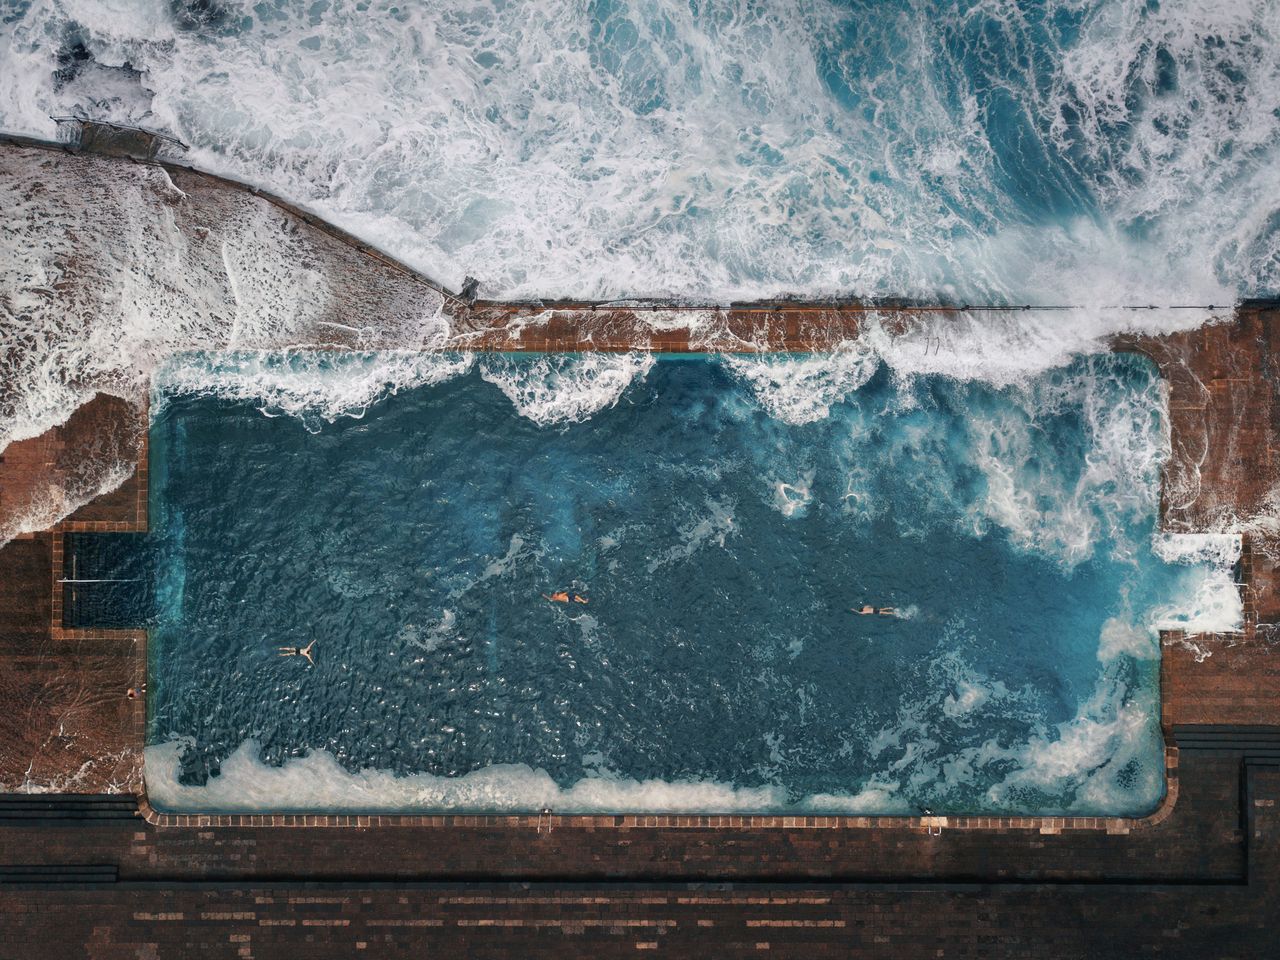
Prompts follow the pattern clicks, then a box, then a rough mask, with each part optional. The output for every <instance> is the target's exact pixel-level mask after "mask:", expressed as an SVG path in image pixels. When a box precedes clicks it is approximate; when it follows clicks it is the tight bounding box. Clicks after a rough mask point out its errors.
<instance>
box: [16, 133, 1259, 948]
mask: <svg viewBox="0 0 1280 960" xmlns="http://www.w3.org/2000/svg"><path fill="white" fill-rule="evenodd" d="M46 153H47V151H46ZM54 156H56V155H54ZM40 159H41V160H42V161H43V160H45V159H47V157H46V156H44V155H43V154H41V155H40ZM96 162H103V161H96ZM176 176H178V177H183V176H190V178H191V181H190V182H186V181H180V183H181V186H182V189H183V190H184V191H188V192H197V191H198V189H199V183H200V182H203V181H201V180H200V176H202V175H196V174H183V173H181V172H178V173H177V174H176ZM210 189H212V190H224V189H233V188H231V187H226V186H218V185H217V184H216V183H215V185H214V186H212V187H211V188H210ZM286 212H287V211H286ZM306 228H312V227H310V226H309V225H308V226H307V227H306ZM300 229H302V228H300ZM314 229H321V228H318V227H315V228H314ZM361 256H363V254H361ZM378 264H379V265H377V266H375V267H374V268H373V269H375V270H378V271H382V270H386V271H391V273H394V272H395V271H396V270H399V269H402V268H399V267H394V266H387V265H386V264H385V263H384V262H382V261H378ZM352 269H355V268H352ZM391 273H387V274H386V277H391ZM384 280H385V282H384V281H379V282H380V283H383V284H384V285H383V288H382V289H391V288H392V287H394V284H395V283H398V282H399V281H395V280H393V279H386V278H384ZM405 282H409V281H405ZM388 284H389V285H391V286H387V285H388ZM453 309H454V310H457V311H459V312H458V313H457V314H456V316H455V319H456V320H457V328H458V329H459V330H460V332H461V333H462V334H464V335H465V337H466V338H467V341H468V344H467V345H468V346H470V347H472V348H474V349H502V350H509V349H510V350H517V349H519V350H523V349H527V350H545V349H582V348H584V347H591V348H596V349H629V348H633V347H635V346H642V347H643V348H647V349H665V350H675V351H681V352H683V351H686V350H690V349H735V347H734V346H733V344H738V347H736V348H737V349H745V348H747V347H744V346H743V345H744V344H748V345H750V348H753V349H822V348H824V347H830V346H833V345H834V344H835V343H836V342H839V340H844V339H851V338H852V337H853V336H855V335H856V333H857V331H858V329H860V326H859V325H860V323H861V322H862V321H863V319H865V317H866V314H867V313H868V312H869V311H870V310H872V309H874V310H875V311H876V312H877V313H879V314H883V313H885V312H893V311H897V312H896V313H895V314H894V315H895V317H896V318H897V319H896V322H901V323H910V322H911V321H912V319H913V318H914V317H917V316H918V315H919V313H920V312H922V311H925V310H927V308H917V307H912V308H889V307H886V306H885V305H880V306H878V307H875V308H870V307H861V306H849V305H844V306H835V305H829V304H827V305H798V304H787V305H764V306H761V307H758V308H737V309H729V310H721V311H716V310H710V311H697V314H698V316H697V319H698V321H699V325H698V327H697V330H696V332H695V333H694V334H693V335H690V334H689V333H687V332H685V333H684V334H681V332H680V329H679V328H678V327H675V328H674V329H673V323H675V322H677V321H678V320H679V316H678V315H679V313H680V312H681V311H680V310H670V309H669V308H666V307H663V306H661V305H660V306H659V309H658V311H657V312H658V314H659V319H660V321H661V322H660V323H659V324H658V325H657V326H655V324H654V323H653V318H654V312H655V311H653V310H636V309H631V308H619V307H617V306H616V305H607V306H606V305H597V306H596V308H595V309H594V310H593V309H591V308H590V306H582V305H571V304H561V305H557V306H555V307H553V308H551V309H548V308H547V306H546V305H539V306H537V307H528V306H522V305H513V306H501V305H492V304H479V305H477V307H476V308H475V309H474V311H473V312H470V313H469V314H466V316H469V318H470V319H469V320H468V319H466V318H465V317H464V312H463V311H462V310H461V308H460V307H459V306H457V305H455V306H454V308H453ZM939 309H940V310H943V311H949V310H952V309H953V308H939ZM671 314H676V316H674V317H673V316H671ZM513 319H514V320H516V321H517V322H515V323H512V320H513ZM628 337H632V338H634V339H630V340H628ZM646 337H647V339H645V338H646ZM1277 338H1280V309H1276V308H1275V307H1272V306H1268V305H1256V304H1255V305H1250V304H1245V305H1241V306H1240V307H1239V308H1238V309H1237V310H1236V311H1235V313H1234V316H1233V317H1231V318H1229V319H1224V320H1223V321H1222V322H1220V323H1217V324H1214V325H1210V326H1205V327H1201V328H1199V329H1197V330H1195V331H1193V332H1189V333H1184V334H1177V335H1173V336H1169V337H1161V338H1130V339H1121V340H1118V341H1116V343H1115V344H1114V346H1115V348H1116V349H1123V350H1136V351H1139V352H1142V353H1145V354H1147V355H1148V356H1150V357H1151V358H1152V359H1153V360H1155V362H1156V363H1157V364H1158V365H1159V367H1160V370H1161V372H1162V374H1163V375H1164V377H1165V379H1166V381H1167V382H1168V384H1169V391H1170V403H1169V408H1170V415H1171V425H1170V426H1171V440H1172V451H1173V457H1172V459H1171V461H1170V463H1169V464H1168V466H1167V469H1166V476H1165V484H1164V495H1163V497H1162V507H1161V512H1162V520H1163V523H1164V525H1165V527H1166V528H1167V529H1171V530H1179V531H1187V532H1192V531H1203V532H1233V531H1235V532H1241V531H1242V532H1243V533H1244V537H1245V540H1244V555H1243V559H1242V563H1241V574H1242V576H1241V581H1242V586H1241V589H1242V591H1243V598H1244V605H1245V611H1246V619H1245V623H1244V628H1243V630H1242V631H1241V632H1240V633H1238V634H1231V635H1225V636H1196V637H1183V636H1180V635H1167V636H1165V637H1164V639H1163V643H1162V653H1163V659H1162V671H1161V672H1162V723H1163V727H1164V731H1165V736H1166V741H1167V743H1168V744H1169V760H1170V764H1171V772H1172V773H1173V774H1174V776H1173V777H1172V778H1171V780H1170V796H1169V799H1168V800H1167V801H1166V803H1165V804H1164V805H1163V806H1162V807H1161V809H1160V811H1159V812H1158V814H1157V815H1155V816H1153V817H1149V818H1146V819H1143V820H1125V819H1121V818H986V817H963V818H962V817H946V818H856V817H847V818H846V817H821V818H802V817H778V818H756V817H679V818H676V817H670V818H669V817H635V818H628V817H625V816H620V817H614V816H608V817H559V816H554V815H553V816H552V817H550V818H546V817H541V818H539V817H537V816H528V817H480V816H477V817H466V816H457V817H445V816H437V817H421V818H418V817H367V816H366V817H341V818H329V817H321V816H297V817H287V818H276V817H261V818H251V817H233V818H220V817H209V816H181V817H163V818H162V817H159V816H157V815H155V814H154V812H152V811H150V809H149V807H148V806H147V805H146V803H145V797H144V796H143V795H142V794H143V786H142V782H141V778H140V761H139V752H140V748H141V746H142V743H143V735H144V716H143V705H142V702H141V701H139V700H133V701H131V700H128V699H126V697H125V695H124V691H125V690H126V689H127V688H128V687H129V686H135V687H136V686H138V685H139V684H140V683H141V680H142V677H143V676H144V673H145V664H146V656H145V634H143V633H139V632H136V631H69V630H64V629H63V628H62V627H61V617H60V613H59V609H58V601H57V599H56V594H57V590H56V586H55V585H56V581H57V579H58V578H59V573H60V564H61V538H62V536H63V534H65V533H66V532H77V531H94V530H98V531H106V530H140V529H145V526H146V514H145V510H146V479H147V478H146V473H145V463H146V455H145V431H143V430H141V429H140V427H141V425H142V423H143V417H144V412H143V411H142V410H141V409H140V408H139V407H138V406H135V405H134V404H132V403H129V402H126V401H122V400H119V399H118V398H113V397H109V396H106V395H101V394H100V395H99V396H98V397H97V398H95V399H94V400H92V401H91V402H90V403H89V404H88V405H87V406H86V407H84V408H82V409H81V411H79V412H78V413H77V414H76V415H74V416H73V417H72V418H71V419H70V420H69V421H68V422H67V423H66V424H64V425H63V426H61V427H58V428H55V429H53V430H51V431H49V432H48V433H46V434H44V435H42V436H40V437H37V438H34V439H32V440H25V441H21V442H19V443H15V444H12V445H10V446H9V447H8V448H7V449H6V450H5V451H3V453H2V454H0V529H3V524H4V523H5V522H6V511H8V512H9V513H10V514H17V513H23V512H29V511H30V510H31V509H32V505H33V504H38V503H39V502H40V499H41V498H42V497H49V498H52V500H53V505H52V509H56V508H57V505H58V503H60V502H61V503H66V502H69V501H68V500H65V499H64V500H61V501H60V500H59V499H58V498H59V497H63V498H65V497H68V496H74V492H75V491H74V487H75V483H76V481H77V472H76V464H77V462H78V459H79V458H80V457H83V456H85V455H87V454H88V453H89V452H93V451H101V450H102V449H103V447H104V444H105V445H106V446H107V447H108V448H109V449H111V450H114V451H117V453H118V454H119V456H120V457H122V458H124V457H132V459H133V461H134V462H135V463H137V464H140V465H142V467H143V469H142V470H139V471H137V472H135V473H134V474H133V475H132V476H131V477H130V479H128V480H126V481H125V482H124V484H123V485H122V486H120V487H119V488H118V489H116V490H115V491H114V492H113V493H111V494H107V495H106V496H104V497H101V498H97V499H94V500H92V501H91V502H90V503H87V504H85V505H84V506H82V507H80V508H79V509H77V510H76V511H75V512H74V513H72V514H71V515H70V516H69V517H68V518H67V519H66V520H63V521H61V522H59V523H58V524H56V525H54V526H53V527H52V528H50V529H47V530H43V531H40V532H36V533H31V534H24V535H22V536H20V537H18V538H17V539H14V540H13V541H11V542H10V543H8V544H7V545H5V546H4V547H2V548H0V692H3V694H4V698H5V702H6V703H7V704H8V708H7V709H6V710H4V711H0V718H2V719H0V791H9V792H8V793H4V794H3V795H0V885H2V886H0V891H2V892H3V896H0V957H7V956H15V957H17V956H20V957H24V958H26V957H42V956H50V957H64V956H72V955H83V954H87V955H91V956H97V957H136V956H169V955H174V956H177V955H182V956H186V955H193V954H199V955H202V956H228V957H258V958H266V957H289V958H291V960H292V958H296V957H297V956H299V955H305V956H308V957H317V958H323V957H330V956H333V957H338V956H342V957H347V956H351V955H353V954H354V952H355V951H358V950H361V951H363V950H367V951H368V953H369V955H372V956H381V955H386V954H390V953H393V952H396V951H405V952H409V951H414V950H415V949H417V948H420V947H427V948H430V949H433V950H434V951H435V952H436V954H437V955H440V956H447V957H455V956H486V957H526V956H530V955H532V954H535V953H539V952H551V951H554V952H556V953H557V954H560V955H561V956H583V957H601V956H609V955H628V956H630V955H634V954H635V953H636V952H637V951H641V952H643V951H647V950H651V949H652V950H658V951H666V952H668V953H670V952H676V953H683V952H692V951H693V950H695V949H696V950H699V951H700V952H703V953H705V952H706V951H707V950H708V948H711V949H712V951H713V955H716V956H723V955H738V954H743V953H752V954H756V955H761V954H762V953H763V954H764V955H771V954H773V955H776V954H779V953H781V954H782V955H789V956H802V957H806V958H813V957H827V956H832V957H834V956H840V957H846V956H850V955H853V954H856V953H857V952H858V951H860V950H865V951H867V952H869V953H870V952H877V953H880V954H883V955H886V956H893V957H895V958H899V957H926V956H927V957H936V956H944V957H950V956H984V955H985V956H1002V955H1027V956H1055V957H1076V956H1079V957H1086V956H1087V957H1108V956H1116V957H1126V958H1129V957H1133V956H1141V955H1152V956H1185V957H1197V958H1198V957H1217V956H1221V957H1242V958H1243V957H1254V956H1260V955H1264V954H1265V951H1266V950H1267V949H1271V948H1272V946H1273V943H1274V940H1273V936H1274V929H1275V926H1276V921H1275V919H1274V918H1275V903H1276V895H1277V893H1280V633H1278V628H1277V623H1280V571H1278V570H1277V562H1278V561H1280V540H1277V539H1276V531H1275V530H1272V529H1270V528H1269V527H1268V526H1267V524H1266V523H1264V522H1260V521H1261V520H1263V519H1265V518H1266V517H1267V516H1268V515H1269V514H1272V515H1274V514H1275V513H1276V508H1275V506H1274V505H1273V502H1272V500H1271V492H1272V490H1273V489H1275V488H1276V487H1277V484H1280V462H1277V456H1276V455H1277V453H1280V436H1278V431H1280V397H1277V395H1276V391H1275V382H1276V373H1277V372H1278V371H1280V367H1277V359H1276V354H1275V351H1274V349H1273V345H1274V344H1275V343H1277V342H1280V341H1278V340H1277ZM334 345H335V346H342V345H343V343H342V342H340V341H339V342H336V343H335V344H334ZM31 790H37V791H46V792H45V793H43V794H41V795H32V794H30V793H29V792H28V791H31ZM108 795H111V796H117V797H124V798H125V804H124V805H123V806H122V805H121V804H120V803H119V802H118V801H114V800H110V799H108ZM41 796H43V797H44V798H45V799H44V800H41V799H40V797H41ZM131 797H136V798H137V801H136V802H135V801H133V800H131V799H129V798H131ZM1069 821H1070V822H1069ZM1075 821H1084V822H1075ZM326 825H327V826H331V827H337V829H313V828H314V827H320V826H326ZM300 951H305V953H300Z"/></svg>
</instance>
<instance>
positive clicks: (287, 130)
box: [0, 0, 1280, 303]
mask: <svg viewBox="0 0 1280 960" xmlns="http://www.w3.org/2000/svg"><path fill="white" fill-rule="evenodd" d="M1277 35H1280V11H1278V10H1277V8H1276V6H1275V5H1274V4H1273V3H1269V2H1267V0H1245V2H1240V3H1232V4H1221V3H1215V2H1212V0H1196V2H1190V3H1180V4H1164V5H1155V6H1153V5H1151V4H1146V3H1137V2H1131V0H1086V2H1074V0H1050V2H1048V3H1044V4H1030V5H1027V4H1016V3H1008V2H1001V3H993V4H983V5H979V6H977V7H973V8H964V9H958V8H957V9H936V8H933V7H930V8H929V9H928V11H927V15H924V12H923V10H922V8H921V7H920V5H919V4H918V3H916V2H915V0H900V2H896V3H890V4H868V3H862V2H855V3H847V2H836V0H802V2H799V3H790V4H756V5H742V4H727V5H726V4H716V5H711V6H705V5H695V6H690V5H688V4H683V3H679V2H677V0H661V2H657V3H653V4H647V5H643V6H636V5H628V4H613V3H587V2H584V0H539V2H537V3H534V4H532V5H530V4H524V5H520V6H518V7H517V6H512V5H503V4H494V3H489V2H486V0H451V2H448V3H441V4H435V5H432V6H430V7H420V8H405V7H404V6H403V5H400V4H395V3H393V2H392V0H374V2H373V3H356V2H354V0H336V2H332V3H329V4H327V5H326V6H325V7H323V8H318V7H316V6H315V5H314V4H310V3H304V2H296V3H286V4H280V5H276V6H274V7H272V8H271V10H270V12H269V13H268V12H267V11H265V10H264V9H258V8H253V7H249V6H237V7H234V8H229V7H225V6H223V5H214V6H209V5H203V4H185V3H175V4H170V5H162V6H159V7H157V6H155V5H153V4H151V3H150V2H146V0H136V2H128V3H117V4H113V5H111V7H110V8H109V9H108V8H105V7H102V6H100V5H95V4H89V3H82V2H69V3H59V4H51V3H37V2H30V3H28V2H23V3H20V4H19V7H18V8H17V10H16V13H15V14H14V15H11V16H9V17H6V18H5V21H4V23H3V24H2V25H0V62H2V63H4V64H5V67H4V74H5V79H6V81H7V82H6V83H4V84H0V126H2V127H5V128H8V129H11V130H18V131H23V132H28V133H34V134H37V135H46V136H49V135H51V134H52V126H51V124H50V121H49V120H48V117H49V115H51V114H54V115H58V114H67V113H75V112H85V113H88V114H91V115H95V116H102V117H105V118H108V119H114V120H117V121H126V122H129V121H132V122H142V123H144V124H147V125H150V126H154V127H159V128H161V129H164V130H167V131H168V132H171V133H173V134H175V135H177V136H178V137H180V138H181V139H183V140H184V141H186V142H188V143H190V144H191V145H192V150H191V154H190V156H191V158H192V159H193V161H194V162H196V163H197V164H199V165H201V166H204V167H207V168H209V169H212V170H214V171H215V172H220V173H225V174H230V175H232V176H235V177H237V178H240V179H244V180H247V181H248V182H252V183H255V184H259V185H261V186H265V187H269V188H271V189H273V190H275V191H277V192H280V193H282V194H283V195H287V196H290V197H292V198H293V199H295V200H297V201H299V202H302V203H305V204H307V205H309V206H311V207H313V208H314V209H316V210H317V212H319V213H321V214H323V215H324V216H326V217H327V218H329V219H332V220H334V221H335V222H338V223H340V224H341V225H343V226H344V227H346V228H348V229H351V230H352V231H353V232H355V233H356V234H358V235H360V236H363V237H366V238H368V239H369V240H371V241H373V242H375V243H377V244H378V245H380V246H382V247H384V248H386V249H388V250H391V251H392V252H394V253H396V254H397V255H398V256H400V257H402V258H404V259H406V260H408V261H410V262H412V263H414V264H416V265H417V266H419V267H420V268H423V269H425V270H427V271H428V272H433V273H435V274H437V275H439V276H440V277H441V279H443V280H445V281H448V282H450V283H452V284H453V285H455V286H456V285H457V284H458V283H460V281H461V279H462V277H463V275H464V274H465V273H468V272H469V273H473V274H475V275H476V276H480V277H482V278H484V279H485V281H486V289H487V291H489V292H491V293H493V294H494V295H498V296H504V295H505V296H513V297H530V296H532V297H536V296H546V295H579V296H600V297H603V298H614V297H619V296H626V295H632V296H644V295H656V294H664V293H665V294H674V295H687V296H694V297H704V296H709V297H712V298H714V299H717V300H731V299H744V298H754V297H769V296H774V295H778V294H783V293H794V292H800V291H804V292H809V293H813V294H832V293H840V294H848V293H853V294H856V295H860V296H875V295H906V296H933V295H939V294H940V295H945V296H949V297H952V298H954V299H955V300H957V301H958V302H963V301H969V302H977V301H981V300H987V299H1005V298H1007V299H1010V300H1012V301H1013V302H1023V301H1026V300H1037V301H1040V302H1064V299H1063V298H1064V297H1065V298H1066V301H1065V302H1075V301H1076V298H1077V297H1079V296H1081V294H1082V291H1083V292H1085V295H1092V294H1096V295H1097V296H1098V297H1099V301H1098V302H1100V303H1105V302H1117V299H1116V298H1120V300H1121V301H1124V302H1128V301H1131V300H1135V299H1136V300H1137V301H1138V302H1161V303H1173V302H1184V303H1186V302H1191V303H1194V302H1201V303H1203V302H1213V303H1218V302H1223V301H1226V300H1229V299H1231V297H1232V296H1233V295H1235V294H1236V293H1241V292H1245V293H1257V292H1261V291H1267V290H1270V291H1273V292H1274V291H1275V290H1277V289H1278V288H1280V273H1278V268H1277V263H1280V259H1277V250H1280V231H1278V230H1277V228H1276V223H1275V213H1276V209H1277V207H1276V202H1275V200H1274V198H1275V197H1276V196H1277V195H1278V194H1280V190H1278V189H1277V186H1280V180H1278V178H1280V172H1278V168H1277V165H1276V164H1275V162H1274V160H1275V156H1276V151H1277V146H1278V144H1280V110H1277V104H1278V103H1280V101H1278V99H1277V98H1278V97H1280V94H1277V92H1276V91H1277V90H1280V65H1277V63H1276V59H1275V57H1274V56H1273V55H1272V48H1273V45H1274V42H1275V38H1276V36H1277ZM566 238H572V239H571V240H568V239H566ZM1153 298H1154V299H1153Z"/></svg>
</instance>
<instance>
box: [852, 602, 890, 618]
mask: <svg viewBox="0 0 1280 960" xmlns="http://www.w3.org/2000/svg"><path fill="white" fill-rule="evenodd" d="M849 612H850V613H856V614H858V616H860V617H869V616H871V615H872V614H873V613H878V614H880V616H882V617H892V616H895V615H896V614H897V612H898V611H897V609H896V608H894V607H879V608H877V607H873V606H871V605H870V604H863V605H862V606H861V607H858V608H856V609H854V608H852V607H851V608H850V610H849Z"/></svg>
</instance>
